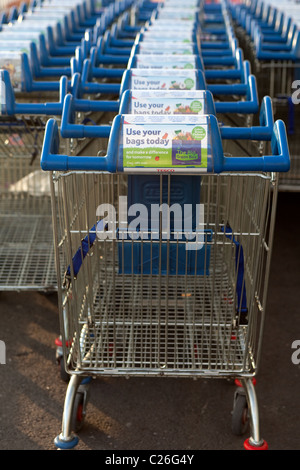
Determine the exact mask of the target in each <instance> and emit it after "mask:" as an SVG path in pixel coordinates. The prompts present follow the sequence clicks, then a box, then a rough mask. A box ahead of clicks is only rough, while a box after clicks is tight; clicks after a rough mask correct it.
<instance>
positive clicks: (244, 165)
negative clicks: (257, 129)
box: [222, 119, 290, 172]
mask: <svg viewBox="0 0 300 470" xmlns="http://www.w3.org/2000/svg"><path fill="white" fill-rule="evenodd" d="M271 149H272V155H265V156H261V157H240V158H238V157H225V156H224V159H223V164H222V171H223V172H228V171H229V172H231V171H263V172H286V171H288V170H289V169H290V153H289V147H288V142H287V135H286V128H285V124H284V122H283V121H282V120H281V119H278V120H277V121H276V122H275V124H274V127H273V135H272V139H271Z"/></svg>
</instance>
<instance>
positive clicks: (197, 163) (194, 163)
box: [123, 116, 208, 172]
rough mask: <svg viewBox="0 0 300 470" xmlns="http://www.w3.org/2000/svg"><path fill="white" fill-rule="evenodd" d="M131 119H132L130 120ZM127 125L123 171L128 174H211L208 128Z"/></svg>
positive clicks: (197, 125)
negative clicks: (144, 171) (209, 169)
mask: <svg viewBox="0 0 300 470" xmlns="http://www.w3.org/2000/svg"><path fill="white" fill-rule="evenodd" d="M128 117H129V116H128ZM126 118H127V116H126V117H125V118H124V125H123V167H124V170H125V171H130V170H136V171H139V170H140V171H142V170H148V171H154V172H155V171H156V172H157V171H163V170H164V169H166V170H171V171H184V170H185V169H190V168H197V170H198V171H199V170H200V171H203V172H206V171H207V159H208V126H207V123H206V121H205V120H203V119H202V120H201V121H200V122H199V123H198V122H196V123H193V124H192V123H190V122H187V123H184V122H183V121H182V120H181V122H178V123H175V122H172V121H168V122H163V120H162V122H161V123H158V122H155V123H148V122H147V119H146V117H145V118H144V123H134V122H132V121H131V122H128V121H127V119H126Z"/></svg>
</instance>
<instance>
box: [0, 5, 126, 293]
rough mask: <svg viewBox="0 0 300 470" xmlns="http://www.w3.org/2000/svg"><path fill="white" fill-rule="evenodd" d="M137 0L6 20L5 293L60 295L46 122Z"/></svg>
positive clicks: (1, 144)
mask: <svg viewBox="0 0 300 470" xmlns="http://www.w3.org/2000/svg"><path fill="white" fill-rule="evenodd" d="M121 3H122V4H121ZM129 3H130V2H120V4H119V7H118V9H117V8H115V9H112V8H111V7H112V5H111V6H110V7H109V2H104V5H106V4H107V5H108V6H107V7H103V8H101V9H100V10H97V5H96V4H94V2H87V3H86V2H82V1H78V2H75V3H74V2H68V1H62V2H56V1H54V0H52V1H43V2H40V3H39V4H37V3H36V2H32V3H31V4H30V5H28V6H26V5H25V4H23V5H22V7H20V8H19V9H18V10H17V9H16V8H12V9H11V10H10V12H9V13H5V14H3V15H1V19H0V69H1V71H0V96H1V99H0V161H1V173H0V217H1V229H0V231H1V240H2V243H1V248H0V290H37V291H40V290H42V291H50V290H57V276H56V270H55V262H54V258H55V256H54V250H53V227H52V216H51V197H50V186H49V179H48V177H47V175H46V174H44V173H43V172H42V170H41V168H40V154H41V149H42V143H43V138H44V131H45V125H46V122H47V119H49V116H52V117H54V116H55V117H56V118H57V119H60V117H61V114H62V109H63V101H64V97H65V95H66V94H67V93H68V92H70V91H71V90H72V89H73V82H72V76H73V74H74V72H75V70H74V67H73V65H72V59H73V58H75V55H76V57H77V62H76V66H77V67H80V66H81V61H82V60H83V55H82V54H81V52H82V51H81V47H80V45H81V41H82V38H84V37H89V36H92V31H93V29H94V28H95V26H96V24H97V21H98V20H99V19H100V18H101V19H102V21H104V24H105V27H108V25H109V24H110V23H112V22H113V21H114V18H115V17H116V16H118V15H119V14H120V13H121V11H122V10H123V9H125V8H127V7H128V4H129ZM76 49H78V51H77V53H76ZM98 119H101V116H100V117H99V116H98Z"/></svg>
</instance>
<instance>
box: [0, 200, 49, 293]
mask: <svg viewBox="0 0 300 470" xmlns="http://www.w3.org/2000/svg"><path fill="white" fill-rule="evenodd" d="M49 203H50V198H48V201H46V202H45V201H44V202H42V201H40V202H39V204H40V210H39V215H37V214H35V213H33V214H30V204H28V200H27V198H24V199H23V200H22V199H21V198H3V199H2V200H1V208H2V210H1V217H0V237H1V246H0V290H13V291H15V290H42V291H47V290H51V291H55V290H57V277H56V270H55V259H54V247H53V231H52V218H51V210H50V208H49ZM4 206H5V207H4ZM43 213H44V214H45V215H42V214H43Z"/></svg>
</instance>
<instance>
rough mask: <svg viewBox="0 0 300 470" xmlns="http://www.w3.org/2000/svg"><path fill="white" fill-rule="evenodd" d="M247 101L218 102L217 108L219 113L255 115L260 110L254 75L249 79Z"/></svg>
mask: <svg viewBox="0 0 300 470" xmlns="http://www.w3.org/2000/svg"><path fill="white" fill-rule="evenodd" d="M247 98H248V99H247V100H246V101H229V102H225V101H224V102H223V101H217V102H216V103H215V108H216V112H217V113H237V114H254V113H257V112H258V110H259V99H258V92H257V83H256V78H255V76H254V75H250V76H249V77H248V90H247Z"/></svg>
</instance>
